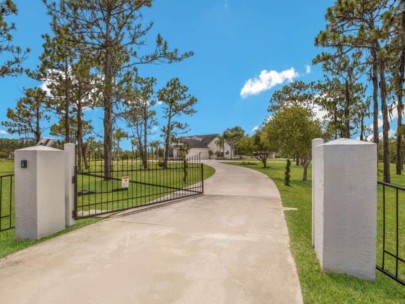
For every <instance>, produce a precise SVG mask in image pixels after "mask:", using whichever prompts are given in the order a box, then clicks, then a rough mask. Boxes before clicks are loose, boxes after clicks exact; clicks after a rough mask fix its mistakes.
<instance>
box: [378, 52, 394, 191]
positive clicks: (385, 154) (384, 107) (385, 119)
mask: <svg viewBox="0 0 405 304" xmlns="http://www.w3.org/2000/svg"><path fill="white" fill-rule="evenodd" d="M379 74H380V88H381V89H380V96H381V112H382V116H383V163H384V182H386V183H390V182H391V172H390V150H389V130H390V124H389V120H388V107H387V86H386V81H385V59H384V58H380V59H379Z"/></svg>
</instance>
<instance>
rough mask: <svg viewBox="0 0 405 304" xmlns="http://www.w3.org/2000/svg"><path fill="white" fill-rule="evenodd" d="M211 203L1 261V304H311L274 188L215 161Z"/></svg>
mask: <svg viewBox="0 0 405 304" xmlns="http://www.w3.org/2000/svg"><path fill="white" fill-rule="evenodd" d="M207 163H208V164H209V165H211V166H212V167H214V168H215V169H216V174H215V175H214V176H213V177H211V178H210V179H209V180H207V181H206V183H205V195H203V196H199V197H194V198H192V199H187V200H182V201H180V202H177V203H173V204H170V205H166V206H164V207H162V208H154V209H151V210H148V211H144V212H133V213H132V214H131V213H127V214H125V215H121V216H117V217H114V218H110V219H108V220H104V221H102V222H99V223H97V224H93V225H91V226H88V227H85V228H83V229H80V230H77V231H74V232H71V233H68V234H65V235H62V236H60V237H57V238H54V239H52V240H49V241H46V242H44V243H41V244H39V245H37V246H34V247H31V248H28V249H26V250H23V251H20V252H18V253H16V254H13V255H10V256H9V257H6V258H4V259H1V260H0V303H41V304H44V303H58V304H62V303H131V304H134V303H140V304H149V303H164V304H165V303H185V304H199V303H201V304H216V303H218V304H220V303H230V304H238V303H240V304H242V303H243V304H246V303H266V304H267V303H277V304H280V303H288V304H292V303H302V297H301V291H300V286H299V282H298V277H297V274H296V270H295V265H294V260H293V258H292V256H291V253H290V250H289V238H288V232H287V228H286V223H285V220H284V215H283V210H282V206H281V201H280V196H279V193H278V190H277V188H276V186H275V185H274V183H273V182H272V181H271V180H270V179H268V178H267V177H266V176H265V175H263V174H261V173H259V172H256V171H253V170H249V169H245V168H241V167H237V166H228V165H224V164H221V163H218V162H215V161H207Z"/></svg>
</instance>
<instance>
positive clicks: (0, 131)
mask: <svg viewBox="0 0 405 304" xmlns="http://www.w3.org/2000/svg"><path fill="white" fill-rule="evenodd" d="M6 134H8V132H7V131H6V130H0V135H6Z"/></svg>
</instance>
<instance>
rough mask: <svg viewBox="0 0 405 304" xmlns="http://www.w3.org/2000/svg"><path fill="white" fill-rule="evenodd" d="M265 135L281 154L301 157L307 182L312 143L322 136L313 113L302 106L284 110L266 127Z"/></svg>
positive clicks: (304, 177) (318, 123)
mask: <svg viewBox="0 0 405 304" xmlns="http://www.w3.org/2000/svg"><path fill="white" fill-rule="evenodd" d="M264 134H265V136H266V137H267V138H268V140H269V141H270V142H272V143H274V144H275V145H276V146H277V147H278V149H279V150H280V151H281V152H283V153H286V154H288V155H292V156H296V155H298V156H299V159H300V165H301V166H302V167H303V168H304V172H303V177H302V180H304V181H306V180H307V179H308V166H309V164H310V163H311V159H312V155H311V151H312V146H311V141H312V139H314V138H317V137H321V135H322V130H321V125H320V122H319V121H318V120H316V119H314V117H313V114H312V112H311V111H310V110H309V109H306V108H303V107H300V106H291V107H289V108H284V109H282V110H281V111H280V112H278V113H277V114H276V115H274V117H273V118H272V119H271V120H270V121H269V122H268V123H267V124H266V125H265V127H264Z"/></svg>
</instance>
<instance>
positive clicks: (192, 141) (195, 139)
mask: <svg viewBox="0 0 405 304" xmlns="http://www.w3.org/2000/svg"><path fill="white" fill-rule="evenodd" d="M217 136H218V134H208V135H193V136H184V137H181V138H180V139H179V142H182V143H186V144H189V145H190V146H191V147H192V148H208V144H209V143H210V142H212V141H213V140H214V139H215V138H216V137H217Z"/></svg>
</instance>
